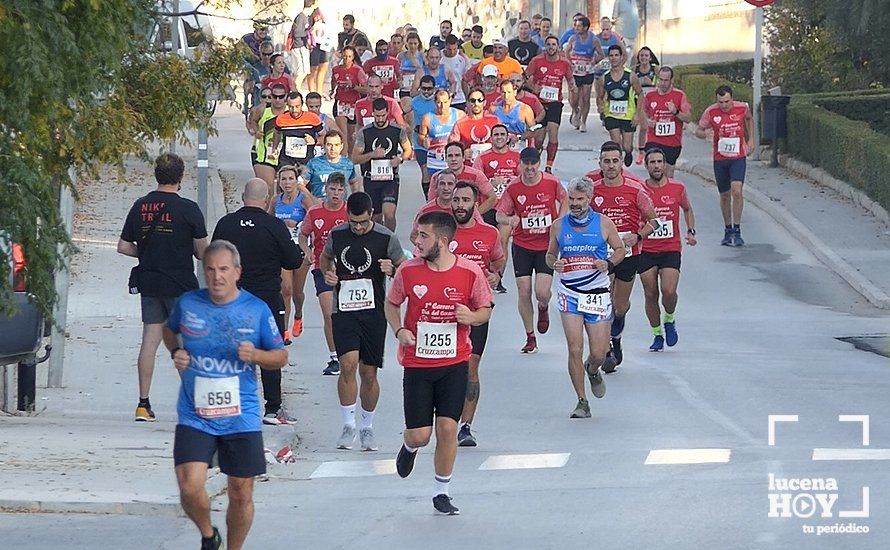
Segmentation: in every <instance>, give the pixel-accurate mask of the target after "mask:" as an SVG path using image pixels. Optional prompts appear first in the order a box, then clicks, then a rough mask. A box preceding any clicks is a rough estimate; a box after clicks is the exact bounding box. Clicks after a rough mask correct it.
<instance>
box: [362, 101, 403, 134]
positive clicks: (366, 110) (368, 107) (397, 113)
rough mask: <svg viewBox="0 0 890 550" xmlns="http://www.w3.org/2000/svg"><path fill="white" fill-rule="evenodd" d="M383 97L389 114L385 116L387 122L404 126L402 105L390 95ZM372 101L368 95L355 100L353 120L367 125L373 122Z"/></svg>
mask: <svg viewBox="0 0 890 550" xmlns="http://www.w3.org/2000/svg"><path fill="white" fill-rule="evenodd" d="M383 99H385V100H386V105H387V107H389V116H388V117H387V120H389V123H390V124H396V125H398V126H402V127H404V126H405V118H404V117H403V116H402V106H401V105H399V102H398V101H396V100H395V99H393V98H391V97H388V96H384V97H383ZM373 101H374V100H373V99H371V98H369V97H363V98H362V99H360V100H358V101H356V102H355V121H356V123H357V124H358V125H359V126H367V125H368V124H373V123H374V109H373V108H372V103H373Z"/></svg>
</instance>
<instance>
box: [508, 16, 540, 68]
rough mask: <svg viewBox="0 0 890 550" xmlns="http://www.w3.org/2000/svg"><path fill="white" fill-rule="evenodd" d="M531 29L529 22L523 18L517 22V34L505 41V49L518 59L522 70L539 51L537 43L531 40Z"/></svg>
mask: <svg viewBox="0 0 890 550" xmlns="http://www.w3.org/2000/svg"><path fill="white" fill-rule="evenodd" d="M531 31H532V25H531V23H530V22H529V21H528V20H526V19H523V20H522V21H520V22H519V36H518V37H517V38H514V39H513V40H510V41H509V42H507V50H508V51H509V53H510V57H512V58H513V59H515V60H516V61H519V65H520V66H522V69H523V70H525V68H526V67H527V66H528V64H529V62H530V61H531V60H532V58H534V57H535V56H537V55H538V52H539V51H540V48H538V45H537V44H535V42H534V41H533V40H532V37H531Z"/></svg>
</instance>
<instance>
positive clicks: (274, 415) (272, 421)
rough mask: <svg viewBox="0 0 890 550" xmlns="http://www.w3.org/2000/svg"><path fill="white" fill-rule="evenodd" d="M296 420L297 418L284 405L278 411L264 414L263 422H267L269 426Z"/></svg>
mask: <svg viewBox="0 0 890 550" xmlns="http://www.w3.org/2000/svg"><path fill="white" fill-rule="evenodd" d="M296 421H297V419H296V418H294V417H293V416H291V415H290V414H289V413H288V412H287V409H285V408H284V406H283V405H282V406H281V407H279V408H278V412H267V413H266V414H265V415H263V424H267V425H269V426H280V425H281V424H293V423H295V422H296Z"/></svg>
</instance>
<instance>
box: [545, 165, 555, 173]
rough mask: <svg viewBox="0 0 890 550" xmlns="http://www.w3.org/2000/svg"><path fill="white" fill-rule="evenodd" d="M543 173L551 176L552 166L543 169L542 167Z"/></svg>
mask: <svg viewBox="0 0 890 550" xmlns="http://www.w3.org/2000/svg"><path fill="white" fill-rule="evenodd" d="M544 173H545V174H552V173H553V167H552V166H545V167H544Z"/></svg>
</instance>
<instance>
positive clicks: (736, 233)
mask: <svg viewBox="0 0 890 550" xmlns="http://www.w3.org/2000/svg"><path fill="white" fill-rule="evenodd" d="M730 246H745V239H743V238H742V228H741V227H734V228H733V230H732V243H731V244H730Z"/></svg>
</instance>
